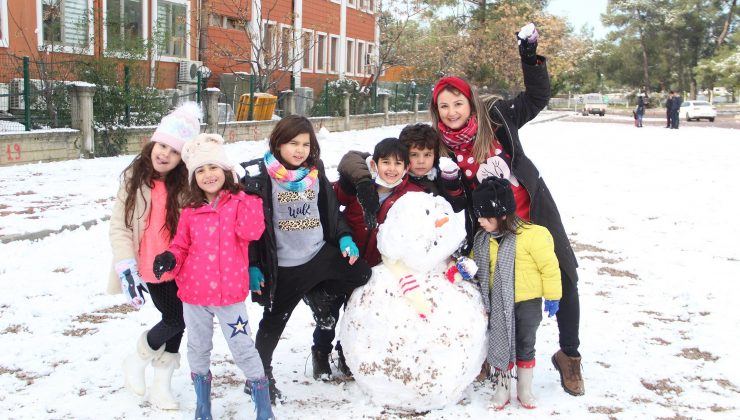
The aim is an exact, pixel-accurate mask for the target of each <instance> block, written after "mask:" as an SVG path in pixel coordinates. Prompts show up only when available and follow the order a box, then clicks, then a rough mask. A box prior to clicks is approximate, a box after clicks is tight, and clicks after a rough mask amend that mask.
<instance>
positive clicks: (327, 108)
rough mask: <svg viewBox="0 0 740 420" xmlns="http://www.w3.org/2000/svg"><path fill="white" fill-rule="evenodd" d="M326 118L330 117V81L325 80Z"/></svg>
mask: <svg viewBox="0 0 740 420" xmlns="http://www.w3.org/2000/svg"><path fill="white" fill-rule="evenodd" d="M324 116H325V117H328V116H329V79H326V80H324Z"/></svg>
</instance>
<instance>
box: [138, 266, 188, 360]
mask: <svg viewBox="0 0 740 420" xmlns="http://www.w3.org/2000/svg"><path fill="white" fill-rule="evenodd" d="M146 286H147V288H148V289H149V296H151V298H152V302H153V303H154V306H155V307H156V308H157V309H158V310H159V312H161V313H162V320H161V321H159V322H158V323H157V324H156V325H155V326H153V327H152V329H151V330H149V333H148V334H147V336H146V341H147V342H148V343H149V347H151V348H153V349H155V350H156V349H158V348H160V347H162V344H165V347H164V351H166V352H168V353H177V352H178V351H179V349H180V342H181V341H182V334H183V332H185V319H184V318H183V316H182V301H180V298H178V297H177V283H175V281H174V280H172V281H166V282H164V283H147V284H146Z"/></svg>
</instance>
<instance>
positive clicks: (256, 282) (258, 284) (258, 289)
mask: <svg viewBox="0 0 740 420" xmlns="http://www.w3.org/2000/svg"><path fill="white" fill-rule="evenodd" d="M264 285H265V275H264V274H262V270H260V269H259V268H258V267H249V291H250V292H254V293H257V294H262V287H263V286H264Z"/></svg>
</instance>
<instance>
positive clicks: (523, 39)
mask: <svg viewBox="0 0 740 420" xmlns="http://www.w3.org/2000/svg"><path fill="white" fill-rule="evenodd" d="M516 39H517V40H518V41H519V56H521V57H522V61H523V62H525V63H526V64H529V65H535V64H537V40H538V39H539V34H538V33H537V28H535V26H534V23H528V24H526V25H524V26H523V27H522V29H521V30H519V32H517V33H516Z"/></svg>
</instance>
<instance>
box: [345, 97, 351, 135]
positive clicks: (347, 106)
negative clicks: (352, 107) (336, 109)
mask: <svg viewBox="0 0 740 420" xmlns="http://www.w3.org/2000/svg"><path fill="white" fill-rule="evenodd" d="M350 96H351V95H350V93H349V92H344V131H348V130H350V129H351V127H352V124H351V123H350V121H349V98H350Z"/></svg>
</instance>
